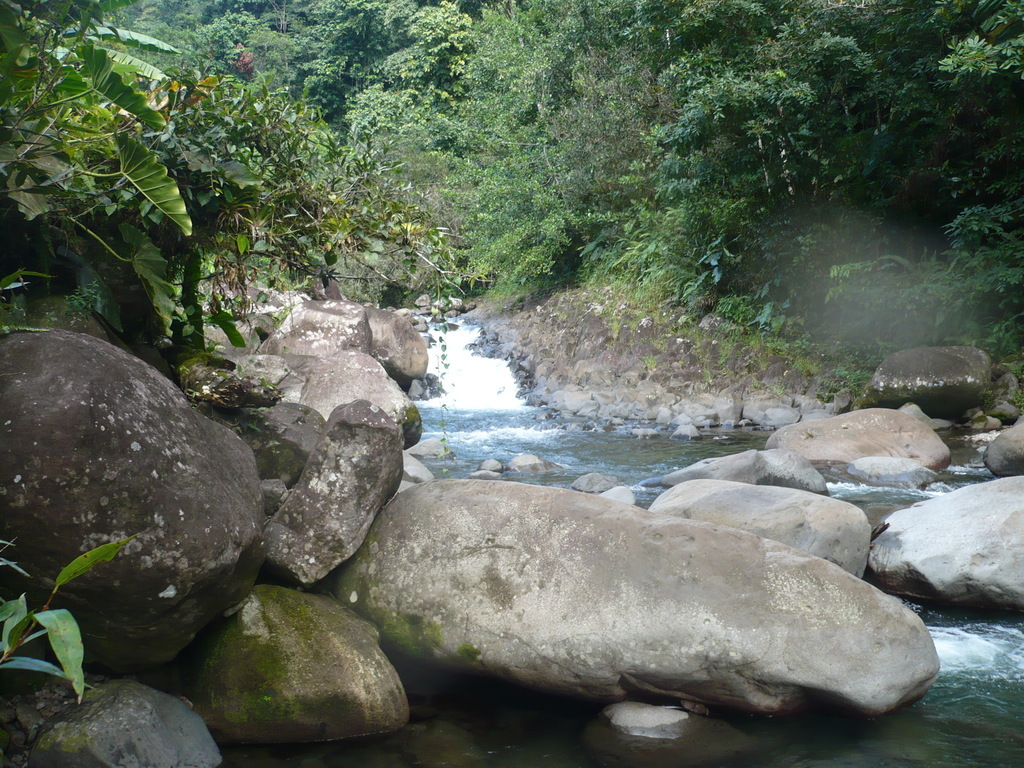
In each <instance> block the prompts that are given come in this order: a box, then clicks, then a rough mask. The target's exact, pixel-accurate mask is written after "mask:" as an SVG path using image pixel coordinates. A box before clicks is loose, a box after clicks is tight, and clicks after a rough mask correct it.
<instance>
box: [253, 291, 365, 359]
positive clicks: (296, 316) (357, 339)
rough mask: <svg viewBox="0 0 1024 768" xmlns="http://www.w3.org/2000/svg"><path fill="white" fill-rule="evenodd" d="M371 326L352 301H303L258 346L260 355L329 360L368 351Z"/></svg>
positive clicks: (363, 308)
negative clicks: (343, 353)
mask: <svg viewBox="0 0 1024 768" xmlns="http://www.w3.org/2000/svg"><path fill="white" fill-rule="evenodd" d="M370 339H371V335H370V324H369V322H368V321H367V319H366V308H365V307H363V306H362V305H361V304H356V303H355V302H352V301H345V300H340V301H337V300H336V301H306V302H303V303H302V304H299V305H298V306H296V307H293V308H292V311H291V314H290V315H288V317H287V318H286V319H285V321H284V322H283V323H282V324H281V327H280V328H278V329H277V331H275V332H274V333H272V334H271V335H270V337H269V338H268V339H267V340H266V341H265V342H263V344H262V345H260V354H263V355H285V354H288V355H312V356H314V357H331V356H332V355H334V354H335V353H337V352H340V351H342V350H347V349H354V350H356V351H358V352H364V353H365V352H369V351H370Z"/></svg>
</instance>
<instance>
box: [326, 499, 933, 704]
mask: <svg viewBox="0 0 1024 768" xmlns="http://www.w3.org/2000/svg"><path fill="white" fill-rule="evenodd" d="M325 586H327V587H328V588H330V589H331V590H332V592H333V593H334V594H335V595H337V596H339V597H340V598H342V599H344V600H345V601H346V603H347V604H349V605H350V606H351V607H353V608H354V609H355V610H357V611H358V612H360V613H362V614H363V615H365V616H367V617H368V618H369V619H370V620H371V621H373V622H374V623H375V624H377V626H378V627H380V628H381V633H382V639H383V640H386V641H388V643H390V644H391V645H393V646H394V647H395V648H397V649H400V650H402V651H404V652H405V653H407V654H411V655H412V656H414V657H419V658H421V659H425V660H426V659H434V660H437V661H439V662H444V663H445V664H448V665H453V666H455V667H461V668H463V669H467V670H474V671H476V672H478V673H486V674H490V675H495V676H498V677H501V678H505V679H509V680H513V681H515V682H517V683H520V684H523V685H527V686H530V687H534V688H537V689H540V690H545V691H550V692H553V693H561V694H568V695H574V696H582V697H588V698H591V699H596V700H603V701H606V702H611V701H617V700H621V699H623V698H625V697H626V695H627V691H628V690H632V691H637V690H640V691H646V692H648V693H652V694H660V695H665V696H671V697H674V698H678V699H684V700H689V701H696V702H701V703H704V704H706V705H708V706H713V707H722V708H726V709H731V710H737V711H742V712H761V713H772V714H785V713H795V712H801V711H806V710H812V709H821V708H825V709H830V710H836V711H842V712H853V713H859V714H872V715H874V714H881V713H882V712H887V711H889V710H892V709H895V708H897V707H900V706H903V705H905V704H908V703H910V702H912V701H915V700H916V699H918V698H920V697H921V696H922V695H923V694H924V692H925V691H926V690H927V688H928V687H929V686H930V685H931V683H932V682H933V681H934V679H935V676H936V673H937V671H938V658H937V656H936V654H935V649H934V646H933V645H932V641H931V638H930V636H929V635H928V631H927V629H926V628H925V626H924V624H923V623H922V622H921V620H920V618H918V616H917V615H916V614H914V612H913V611H910V610H909V609H908V608H906V607H905V606H903V604H902V603H901V602H900V601H898V600H895V599H893V598H891V597H888V596H886V595H884V594H882V593H881V592H879V591H878V590H877V589H875V588H874V587H872V586H870V585H869V584H867V583H865V582H863V581H861V580H860V579H857V578H856V577H854V576H853V575H851V574H849V573H847V572H846V571H843V570H842V569H841V568H838V567H837V566H835V565H833V564H832V563H829V562H827V561H825V560H822V559H820V558H816V557H813V556H811V555H807V554H806V553H803V552H799V551H797V550H795V549H792V548H791V547H787V546H785V545H783V544H779V543H778V542H774V541H769V540H768V539H764V538H761V537H759V536H755V535H753V534H750V533H747V532H745V531H740V530H737V529H734V528H726V527H723V526H716V525H711V524H709V523H703V522H698V521H694V520H684V519H680V518H674V517H670V516H667V515H657V514H653V513H650V512H646V511H644V510H641V509H637V508H635V507H629V506H626V505H624V504H620V503H617V502H614V501H610V500H608V499H603V498H600V497H598V496H592V495H589V494H582V493H576V492H573V491H570V490H567V489H562V488H551V487H544V486H537V485H530V484H522V483H495V482H487V481H478V480H437V481H435V482H432V483H426V484H424V485H419V486H416V487H415V488H412V489H410V490H409V491H406V492H405V493H402V494H400V495H399V496H397V497H396V498H395V499H394V500H392V501H391V503H390V504H388V506H387V507H385V509H384V510H383V511H382V513H381V514H380V515H379V516H378V517H377V520H376V521H375V522H374V525H373V527H372V528H371V530H370V533H369V535H368V536H367V540H366V543H365V544H364V546H363V547H362V548H360V550H359V552H358V553H357V554H356V555H355V557H353V558H352V559H351V560H349V561H348V562H347V563H346V564H345V565H344V566H343V567H342V568H341V569H339V571H338V572H336V573H335V574H334V575H332V576H331V577H330V579H328V580H327V581H326V582H325Z"/></svg>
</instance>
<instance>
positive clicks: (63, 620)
mask: <svg viewBox="0 0 1024 768" xmlns="http://www.w3.org/2000/svg"><path fill="white" fill-rule="evenodd" d="M133 538H135V537H134V536H130V537H129V538H127V539H123V540H121V541H114V542H109V543H107V544H103V545H101V546H99V547H96V548H95V549H91V550H89V551H88V552H85V553H84V554H82V555H79V556H78V557H76V558H75V559H74V560H72V561H71V562H70V563H69V564H68V565H67V566H65V567H64V569H63V570H61V572H60V574H58V576H57V579H56V581H55V582H54V587H53V591H52V592H51V593H50V597H49V598H48V599H47V601H46V604H45V605H44V606H43V607H42V608H41V609H39V610H37V611H33V610H29V608H28V604H27V602H26V600H25V595H21V596H20V597H19V598H17V599H16V600H4V599H3V598H0V622H3V629H2V635H0V670H3V669H7V670H15V669H20V670H26V671H29V672H43V673H45V674H48V675H53V676H55V677H60V678H63V679H65V680H68V681H69V682H70V683H71V685H72V687H73V688H74V690H75V693H76V694H77V695H78V700H79V702H81V700H82V695H83V694H84V693H85V675H84V673H83V672H82V660H83V658H84V648H83V646H82V635H81V633H80V632H79V629H78V623H77V622H76V621H75V618H74V616H72V615H71V613H70V612H69V611H67V610H65V609H63V608H56V609H51V608H50V604H51V603H52V602H53V599H54V597H56V595H57V592H58V590H59V589H60V588H61V587H63V586H64V585H65V584H67V583H68V582H70V581H72V580H73V579H76V578H78V577H79V576H81V575H83V574H85V573H88V572H89V571H91V570H92V569H93V567H94V566H96V565H97V564H98V563H103V562H109V561H110V560H113V559H114V557H116V556H117V554H118V553H119V552H120V551H121V550H122V549H124V547H125V546H126V545H127V544H128V542H129V541H131V540H132V539H133ZM10 545H11V543H10V542H7V541H0V552H3V551H4V550H5V549H6V548H7V547H9V546H10ZM2 566H6V567H9V568H14V569H15V570H17V571H18V572H19V573H21V574H22V575H24V576H28V574H27V573H25V571H24V570H22V569H21V568H20V567H19V566H18V565H17V563H15V562H13V561H11V560H8V559H6V558H0V567H2ZM43 636H45V637H46V639H47V640H48V641H49V644H50V648H51V649H52V651H53V654H54V656H56V657H57V661H58V662H59V663H60V666H57V665H55V664H51V663H50V662H48V661H45V660H43V659H36V658H33V657H30V656H19V655H16V654H17V653H18V651H19V650H21V648H22V647H23V646H24V645H25V644H26V643H29V642H31V641H32V640H35V639H38V638H40V637H43Z"/></svg>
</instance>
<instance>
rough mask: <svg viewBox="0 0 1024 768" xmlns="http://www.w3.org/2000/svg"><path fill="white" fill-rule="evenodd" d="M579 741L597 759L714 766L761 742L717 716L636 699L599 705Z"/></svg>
mask: <svg viewBox="0 0 1024 768" xmlns="http://www.w3.org/2000/svg"><path fill="white" fill-rule="evenodd" d="M583 745H584V746H585V747H586V749H587V751H588V752H590V753H591V754H593V755H594V756H595V757H596V758H597V759H598V760H599V761H600V762H601V763H602V764H603V765H607V766H628V767H629V768H712V767H714V768H718V767H719V766H722V765H728V764H731V763H732V761H734V760H737V759H738V758H741V757H745V756H746V757H748V759H749V757H750V756H752V753H754V752H755V751H756V750H757V749H758V748H759V747H760V746H761V745H760V744H759V743H758V742H757V740H755V739H753V738H751V737H749V736H747V735H746V734H744V733H743V732H742V731H740V730H739V729H738V728H736V727H735V726H732V725H730V724H729V723H726V722H724V721H722V720H713V719H711V718H707V717H701V716H700V715H693V714H690V713H688V712H683V711H681V710H679V709H674V708H671V707H658V706H654V705H651V704H643V703H641V702H637V701H623V702H619V703H618V704H610V705H608V706H607V707H605V708H604V709H603V710H602V711H601V714H600V715H599V716H598V717H596V718H595V719H594V720H592V721H591V722H590V723H589V724H588V725H587V727H586V730H584V732H583Z"/></svg>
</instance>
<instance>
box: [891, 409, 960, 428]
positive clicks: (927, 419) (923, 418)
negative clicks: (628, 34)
mask: <svg viewBox="0 0 1024 768" xmlns="http://www.w3.org/2000/svg"><path fill="white" fill-rule="evenodd" d="M897 410H898V411H900V413H905V414H907V415H908V416H913V417H914V418H915V419H917V420H918V421H920V422H922V423H924V424H926V425H927V426H928V427H929V429H948V428H949V427H951V426H953V422H952V421H948V420H946V419H933V418H932V417H931V416H929V415H928V414H927V413H925V412H924V411H922V410H921V408H920V407H919V406H918V405H917V404H916V403H906V404H904V405H901V406H900V407H899V408H898V409H897Z"/></svg>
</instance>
